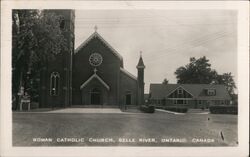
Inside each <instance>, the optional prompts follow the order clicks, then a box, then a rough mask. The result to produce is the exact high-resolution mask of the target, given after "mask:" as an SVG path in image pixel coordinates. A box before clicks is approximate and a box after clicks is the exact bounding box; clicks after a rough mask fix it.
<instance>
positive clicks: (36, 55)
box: [12, 10, 66, 96]
mask: <svg viewBox="0 0 250 157" xmlns="http://www.w3.org/2000/svg"><path fill="white" fill-rule="evenodd" d="M60 22H61V17H60V16H58V15H55V14H54V13H53V12H49V11H44V10H42V11H41V10H13V11H12V28H13V29H12V41H13V42H12V94H13V95H15V96H17V93H18V92H20V88H21V87H23V88H24V91H26V92H30V90H33V91H32V92H30V94H32V93H34V90H35V91H37V89H34V88H38V86H37V83H36V80H37V78H39V74H40V70H41V69H42V68H43V67H44V66H45V65H46V63H47V62H48V61H49V60H52V59H54V58H55V57H56V54H58V53H60V52H61V51H62V50H66V46H64V45H65V41H66V40H65V38H64V36H63V32H62V30H61V29H60Z"/></svg>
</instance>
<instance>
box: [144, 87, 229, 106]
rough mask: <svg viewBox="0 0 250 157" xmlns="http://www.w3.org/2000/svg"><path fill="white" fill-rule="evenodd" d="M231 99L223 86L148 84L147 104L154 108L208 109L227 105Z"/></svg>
mask: <svg viewBox="0 0 250 157" xmlns="http://www.w3.org/2000/svg"><path fill="white" fill-rule="evenodd" d="M230 101H231V97H230V95H229V94H228V92H227V90H226V88H225V86H224V85H210V84H150V91H149V97H148V102H149V104H152V105H155V106H187V107H189V108H208V107H209V106H210V105H229V104H230Z"/></svg>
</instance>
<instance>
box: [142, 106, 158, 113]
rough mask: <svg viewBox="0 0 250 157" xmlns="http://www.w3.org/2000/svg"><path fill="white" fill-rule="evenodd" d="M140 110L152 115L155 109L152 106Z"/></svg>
mask: <svg viewBox="0 0 250 157" xmlns="http://www.w3.org/2000/svg"><path fill="white" fill-rule="evenodd" d="M140 110H141V111H142V112H145V113H154V112H155V107H154V106H152V105H149V106H145V105H144V106H141V108H140Z"/></svg>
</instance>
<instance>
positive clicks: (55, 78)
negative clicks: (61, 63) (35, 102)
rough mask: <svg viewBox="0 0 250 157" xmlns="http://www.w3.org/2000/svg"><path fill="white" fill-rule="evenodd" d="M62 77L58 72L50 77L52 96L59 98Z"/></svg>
mask: <svg viewBox="0 0 250 157" xmlns="http://www.w3.org/2000/svg"><path fill="white" fill-rule="evenodd" d="M59 81H60V75H59V73H58V72H52V73H51V75H50V95H51V96H57V95H58V94H59Z"/></svg>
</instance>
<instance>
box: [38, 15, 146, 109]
mask: <svg viewBox="0 0 250 157" xmlns="http://www.w3.org/2000/svg"><path fill="white" fill-rule="evenodd" d="M54 12H55V13H56V14H58V15H60V16H62V19H63V21H62V22H63V23H62V29H63V32H64V36H65V38H66V39H67V45H66V46H67V47H68V50H67V51H63V52H62V53H60V54H58V56H57V57H56V59H55V60H53V61H51V62H49V63H48V65H47V66H46V68H44V69H43V72H42V75H41V85H40V87H41V88H40V90H41V91H40V107H70V106H72V105H73V106H74V105H77V106H79V105H80V106H82V107H84V106H89V105H93V106H96V105H98V106H103V107H105V106H108V107H119V108H123V107H125V105H142V104H143V102H144V69H145V66H144V63H143V60H142V57H141V56H140V58H139V62H138V65H137V66H136V67H135V68H137V70H138V74H137V77H136V76H134V75H132V74H131V73H129V72H128V71H126V70H125V69H124V67H123V58H122V56H121V55H120V54H119V53H118V52H117V51H116V50H115V49H114V48H112V46H111V45H110V44H109V43H108V42H107V41H106V40H104V38H103V37H102V36H101V35H100V34H99V33H98V32H97V29H95V31H94V32H93V34H92V35H91V36H90V37H89V38H88V39H87V40H85V41H84V42H83V43H82V44H81V45H80V46H79V47H78V48H77V49H76V50H74V19H75V15H74V11H72V10H56V11H54Z"/></svg>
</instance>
